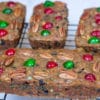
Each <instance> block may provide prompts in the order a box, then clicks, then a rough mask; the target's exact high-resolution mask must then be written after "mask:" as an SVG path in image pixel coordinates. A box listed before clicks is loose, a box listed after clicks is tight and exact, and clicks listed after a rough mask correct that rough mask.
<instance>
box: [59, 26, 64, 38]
mask: <svg viewBox="0 0 100 100" xmlns="http://www.w3.org/2000/svg"><path fill="white" fill-rule="evenodd" d="M59 33H60V37H64V36H65V34H66V32H65V29H64V28H63V27H61V28H59Z"/></svg>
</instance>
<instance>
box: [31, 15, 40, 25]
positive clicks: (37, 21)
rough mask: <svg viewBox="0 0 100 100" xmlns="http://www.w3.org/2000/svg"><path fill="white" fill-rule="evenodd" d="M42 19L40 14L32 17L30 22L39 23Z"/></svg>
mask: <svg viewBox="0 0 100 100" xmlns="http://www.w3.org/2000/svg"><path fill="white" fill-rule="evenodd" d="M40 20H41V16H40V15H34V16H32V17H31V20H30V22H33V23H34V24H35V23H39V21H40Z"/></svg>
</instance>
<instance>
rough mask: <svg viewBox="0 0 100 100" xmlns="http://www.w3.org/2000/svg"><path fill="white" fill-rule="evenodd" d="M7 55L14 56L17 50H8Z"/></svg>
mask: <svg viewBox="0 0 100 100" xmlns="http://www.w3.org/2000/svg"><path fill="white" fill-rule="evenodd" d="M5 54H6V55H7V56H12V55H14V54H15V49H13V48H11V49H8V50H6V52H5Z"/></svg>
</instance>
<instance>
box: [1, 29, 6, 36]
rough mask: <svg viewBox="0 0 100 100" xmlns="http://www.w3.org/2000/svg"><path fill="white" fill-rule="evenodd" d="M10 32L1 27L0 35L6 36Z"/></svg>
mask: <svg viewBox="0 0 100 100" xmlns="http://www.w3.org/2000/svg"><path fill="white" fill-rule="evenodd" d="M7 34H8V32H7V31H6V30H4V29H0V37H3V36H6V35H7Z"/></svg>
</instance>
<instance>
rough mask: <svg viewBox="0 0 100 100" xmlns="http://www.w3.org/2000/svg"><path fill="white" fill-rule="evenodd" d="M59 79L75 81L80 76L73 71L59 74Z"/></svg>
mask: <svg viewBox="0 0 100 100" xmlns="http://www.w3.org/2000/svg"><path fill="white" fill-rule="evenodd" d="M59 77H60V78H62V79H68V80H74V79H77V77H78V75H77V73H75V72H73V71H65V72H62V73H61V74H59Z"/></svg>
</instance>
